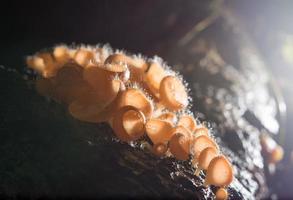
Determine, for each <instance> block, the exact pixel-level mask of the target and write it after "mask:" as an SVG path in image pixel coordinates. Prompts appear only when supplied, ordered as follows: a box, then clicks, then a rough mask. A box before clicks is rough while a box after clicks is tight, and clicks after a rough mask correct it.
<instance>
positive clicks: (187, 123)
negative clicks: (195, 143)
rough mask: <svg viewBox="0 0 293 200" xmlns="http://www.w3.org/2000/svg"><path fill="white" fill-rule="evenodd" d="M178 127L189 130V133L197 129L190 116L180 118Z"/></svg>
mask: <svg viewBox="0 0 293 200" xmlns="http://www.w3.org/2000/svg"><path fill="white" fill-rule="evenodd" d="M179 125H181V126H184V127H185V128H187V129H189V130H190V131H191V132H193V131H194V130H195V129H196V127H197V125H196V121H195V119H194V118H193V117H192V116H190V115H183V116H181V117H180V118H179V121H178V126H179Z"/></svg>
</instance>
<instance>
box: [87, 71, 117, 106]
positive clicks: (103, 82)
mask: <svg viewBox="0 0 293 200" xmlns="http://www.w3.org/2000/svg"><path fill="white" fill-rule="evenodd" d="M83 79H84V80H85V81H87V82H88V84H89V85H90V86H91V87H92V88H93V89H94V91H95V93H96V95H97V98H98V100H99V102H100V103H101V104H105V105H108V104H109V103H111V102H112V101H113V100H114V99H115V98H116V97H117V95H118V92H119V90H120V86H121V82H120V81H119V80H116V79H114V76H113V73H111V72H109V71H106V70H103V69H101V68H99V67H88V68H85V69H84V70H83Z"/></svg>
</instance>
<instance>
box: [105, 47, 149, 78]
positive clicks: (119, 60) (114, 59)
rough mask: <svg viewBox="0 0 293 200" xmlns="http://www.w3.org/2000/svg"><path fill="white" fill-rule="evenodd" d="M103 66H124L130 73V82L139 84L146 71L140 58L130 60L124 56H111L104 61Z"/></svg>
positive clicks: (145, 65) (145, 64) (144, 64)
mask: <svg viewBox="0 0 293 200" xmlns="http://www.w3.org/2000/svg"><path fill="white" fill-rule="evenodd" d="M105 64H118V65H124V64H126V65H127V66H128V68H129V70H130V72H131V75H130V80H131V81H135V82H141V81H142V80H143V73H144V72H145V71H146V70H147V67H148V65H147V63H146V62H145V61H144V60H143V59H140V58H131V57H129V56H126V55H124V54H119V53H117V54H112V55H110V56H109V57H108V58H107V59H106V60H105Z"/></svg>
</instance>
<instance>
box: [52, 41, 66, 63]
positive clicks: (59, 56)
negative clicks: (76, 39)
mask: <svg viewBox="0 0 293 200" xmlns="http://www.w3.org/2000/svg"><path fill="white" fill-rule="evenodd" d="M53 56H54V58H55V60H56V61H57V62H58V63H60V64H62V63H63V64H64V63H66V62H67V61H68V60H69V59H70V55H69V52H68V48H67V47H66V46H64V45H59V46H56V47H55V48H54V50H53Z"/></svg>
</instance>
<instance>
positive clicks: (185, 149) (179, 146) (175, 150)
mask: <svg viewBox="0 0 293 200" xmlns="http://www.w3.org/2000/svg"><path fill="white" fill-rule="evenodd" d="M169 147H170V151H171V153H172V154H173V155H174V156H175V158H176V159H178V160H187V159H188V158H189V152H190V150H189V149H190V137H188V136H187V135H185V134H182V133H176V134H174V135H173V136H172V138H171V140H170V142H169Z"/></svg>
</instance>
